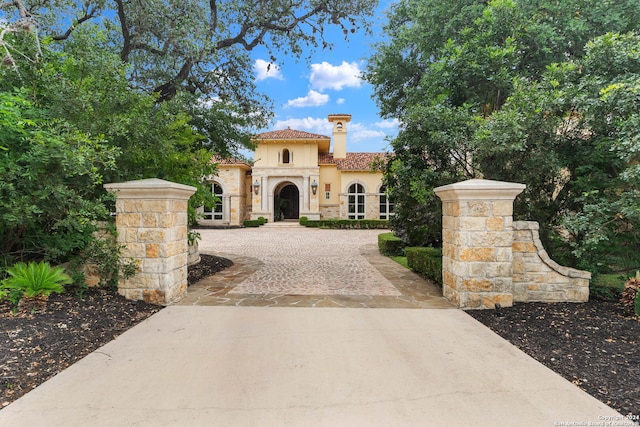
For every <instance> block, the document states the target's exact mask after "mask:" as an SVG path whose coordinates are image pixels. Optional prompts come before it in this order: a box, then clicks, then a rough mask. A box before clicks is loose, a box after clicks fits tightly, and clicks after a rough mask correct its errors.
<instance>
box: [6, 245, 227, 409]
mask: <svg viewBox="0 0 640 427" xmlns="http://www.w3.org/2000/svg"><path fill="white" fill-rule="evenodd" d="M201 257H202V261H201V262H200V263H199V264H196V265H194V266H191V267H189V279H188V280H189V283H195V282H196V281H198V280H200V279H201V278H203V277H207V276H210V275H212V274H215V273H216V272H218V271H221V270H223V269H225V268H227V267H229V266H230V265H232V264H233V263H232V262H231V261H229V260H228V259H225V258H220V257H215V256H211V255H204V254H202V255H201ZM161 308H162V307H159V306H155V305H151V304H147V303H145V302H142V301H129V300H126V299H125V298H124V297H122V296H120V295H118V294H117V293H116V292H115V291H105V290H100V289H90V290H88V291H87V293H86V294H85V297H84V298H83V299H78V298H76V297H74V296H73V295H72V294H71V293H69V292H65V293H63V294H59V295H58V294H52V295H51V296H50V297H49V302H48V304H47V308H46V310H45V311H44V312H41V313H37V314H35V315H30V316H24V315H20V316H14V315H12V314H11V306H10V305H9V303H8V302H7V301H0V408H3V407H5V406H7V405H8V404H9V403H11V402H13V401H14V400H16V399H17V398H19V397H20V396H22V395H23V394H25V393H27V392H29V391H30V390H32V389H33V388H35V387H36V386H38V385H39V384H41V383H43V382H45V381H46V380H48V379H49V378H51V377H53V376H54V375H56V374H57V373H59V372H61V371H62V370H64V369H66V368H67V367H68V366H70V365H72V364H73V363H75V362H77V361H78V360H80V359H82V358H83V357H84V356H86V355H87V354H89V353H91V352H92V351H94V350H96V349H97V348H99V347H101V346H103V345H104V344H106V343H108V342H109V341H111V340H113V339H114V338H116V337H117V336H118V335H120V334H122V333H123V332H125V331H127V330H128V329H129V328H131V327H133V326H135V325H137V324H138V323H140V322H141V321H143V320H144V319H146V318H148V317H149V316H151V315H152V314H154V313H156V312H158V311H159V310H160V309H161Z"/></svg>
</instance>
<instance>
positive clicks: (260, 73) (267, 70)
mask: <svg viewBox="0 0 640 427" xmlns="http://www.w3.org/2000/svg"><path fill="white" fill-rule="evenodd" d="M253 71H255V72H256V80H257V81H260V80H265V79H269V78H271V79H278V80H283V79H284V77H282V73H281V72H280V67H278V66H277V65H276V64H273V63H270V62H267V61H265V60H264V59H256V62H254V63H253Z"/></svg>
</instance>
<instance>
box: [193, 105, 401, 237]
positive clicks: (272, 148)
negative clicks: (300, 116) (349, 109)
mask: <svg viewBox="0 0 640 427" xmlns="http://www.w3.org/2000/svg"><path fill="white" fill-rule="evenodd" d="M350 121H351V115H350V114H330V115H329V122H331V123H332V124H333V138H330V137H328V136H324V135H317V134H313V133H308V132H303V131H299V130H293V129H284V130H276V131H271V132H265V133H261V134H259V135H256V137H255V140H254V142H256V144H257V147H256V150H255V154H254V163H253V166H252V165H250V164H248V163H246V162H244V161H238V160H234V159H229V160H222V161H218V162H217V163H218V168H217V174H216V175H214V176H210V177H208V181H209V182H210V183H211V191H212V192H213V194H214V195H215V196H216V197H217V199H218V200H219V202H218V203H217V204H216V206H213V207H211V208H208V209H207V208H203V210H202V212H201V213H202V219H201V220H200V221H199V222H200V224H201V225H214V226H216V225H217V226H239V225H242V222H243V221H244V220H246V219H257V218H259V217H264V218H266V219H267V220H268V221H269V222H273V221H283V220H297V219H299V218H300V217H302V216H306V217H307V218H308V219H311V220H313V219H331V218H339V219H388V218H389V215H391V214H392V213H393V204H391V203H390V202H389V200H388V198H387V196H386V194H385V191H384V187H383V186H382V172H381V171H380V168H379V167H375V163H376V162H378V161H380V160H384V158H385V154H384V153H348V152H347V123H349V122H350ZM332 139H333V152H331V151H330V148H331V143H332Z"/></svg>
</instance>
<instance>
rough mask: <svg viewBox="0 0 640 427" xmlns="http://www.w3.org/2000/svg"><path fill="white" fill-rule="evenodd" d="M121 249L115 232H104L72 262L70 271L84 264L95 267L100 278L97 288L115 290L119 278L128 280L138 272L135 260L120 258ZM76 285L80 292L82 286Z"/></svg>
mask: <svg viewBox="0 0 640 427" xmlns="http://www.w3.org/2000/svg"><path fill="white" fill-rule="evenodd" d="M123 248H124V246H122V245H119V244H118V242H117V241H116V236H115V230H113V229H111V230H104V231H103V232H102V233H100V235H95V236H94V238H93V239H92V240H91V241H90V242H89V244H88V245H87V246H86V247H85V248H84V250H83V252H82V254H80V256H79V257H78V258H76V259H74V260H73V261H72V263H71V264H72V266H73V267H72V269H73V268H75V269H76V270H77V269H78V268H79V267H80V266H81V265H84V264H92V265H95V266H96V267H97V270H98V275H99V276H100V283H99V286H102V287H105V288H109V289H117V288H118V280H119V278H120V277H122V278H124V279H128V278H130V277H133V276H134V275H135V274H136V272H137V270H138V264H137V263H136V262H135V260H133V259H126V258H124V257H122V255H121V253H122V249H123ZM76 285H77V290H78V291H80V292H81V291H82V286H83V284H82V283H77V284H76Z"/></svg>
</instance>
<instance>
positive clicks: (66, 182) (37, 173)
mask: <svg viewBox="0 0 640 427" xmlns="http://www.w3.org/2000/svg"><path fill="white" fill-rule="evenodd" d="M0 135H2V141H3V144H4V145H5V149H4V150H3V151H0V176H2V180H0V241H1V242H2V245H1V246H0V258H1V259H2V261H4V263H3V264H4V265H6V264H8V263H10V262H11V261H12V260H15V259H18V260H25V259H26V260H30V259H48V260H55V261H60V260H65V259H67V258H68V257H69V256H70V255H71V254H73V253H74V252H77V251H78V250H80V249H82V248H84V247H85V246H86V245H87V244H88V242H89V241H90V240H91V238H92V237H91V234H92V233H93V231H95V224H94V221H96V220H101V219H104V218H106V217H107V216H108V211H107V210H106V209H105V207H104V203H103V201H102V200H101V199H95V198H94V197H92V196H93V192H94V189H95V187H96V186H97V185H99V184H101V178H102V177H101V174H100V172H99V171H101V170H107V169H109V168H111V167H113V166H114V165H115V162H114V160H115V156H116V154H117V150H116V149H114V148H112V147H108V146H107V145H106V144H105V143H104V141H103V140H101V139H99V138H91V137H89V136H88V135H87V134H85V133H83V132H81V131H79V130H78V129H77V128H75V127H74V126H73V125H72V124H70V123H69V122H66V121H65V120H62V119H56V118H52V117H50V116H48V114H47V111H46V110H43V109H41V108H37V107H36V106H35V105H34V104H33V103H32V102H30V101H29V100H27V96H26V94H25V93H24V92H22V91H19V92H17V93H14V94H11V93H7V92H0Z"/></svg>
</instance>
